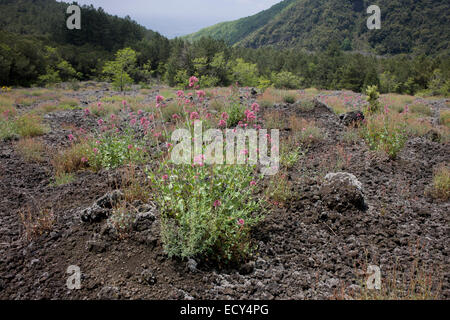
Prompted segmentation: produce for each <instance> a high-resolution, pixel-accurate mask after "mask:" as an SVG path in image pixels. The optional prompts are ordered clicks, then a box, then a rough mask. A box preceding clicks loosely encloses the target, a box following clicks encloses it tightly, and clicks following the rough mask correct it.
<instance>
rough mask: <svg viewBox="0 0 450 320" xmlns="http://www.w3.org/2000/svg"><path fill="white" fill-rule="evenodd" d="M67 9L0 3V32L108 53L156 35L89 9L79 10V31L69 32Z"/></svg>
mask: <svg viewBox="0 0 450 320" xmlns="http://www.w3.org/2000/svg"><path fill="white" fill-rule="evenodd" d="M68 6H69V3H64V2H57V1H55V0H0V30H3V31H7V32H11V33H15V34H20V35H32V36H39V37H42V36H43V37H47V38H49V39H50V40H52V41H55V42H57V43H60V44H72V45H77V46H80V45H85V44H90V45H93V46H96V47H100V48H103V49H105V50H108V51H115V50H117V49H119V48H123V47H124V46H125V45H128V44H131V43H135V42H137V41H139V40H142V39H143V38H144V37H151V36H154V35H155V34H156V33H155V32H153V31H150V30H147V29H146V28H144V27H143V26H140V25H139V24H137V23H136V22H135V21H133V20H131V19H130V18H129V17H126V18H119V17H117V16H112V15H110V14H108V13H106V12H105V11H104V10H103V9H101V8H98V9H95V8H94V7H93V6H92V5H91V6H83V7H82V11H81V21H82V22H81V23H82V24H81V30H68V29H67V27H66V17H68V15H67V14H66V10H67V8H68Z"/></svg>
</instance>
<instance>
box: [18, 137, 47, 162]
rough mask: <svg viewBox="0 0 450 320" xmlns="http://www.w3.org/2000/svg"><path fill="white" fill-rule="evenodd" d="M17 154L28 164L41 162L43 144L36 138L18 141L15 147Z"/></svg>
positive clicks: (43, 150)
mask: <svg viewBox="0 0 450 320" xmlns="http://www.w3.org/2000/svg"><path fill="white" fill-rule="evenodd" d="M15 147H16V150H17V152H18V153H19V154H20V155H21V156H22V157H23V158H24V159H25V160H26V161H29V162H42V161H43V156H44V152H45V150H46V148H45V145H44V143H43V142H42V141H41V140H38V139H36V138H24V139H20V140H19V142H17V143H16V145H15Z"/></svg>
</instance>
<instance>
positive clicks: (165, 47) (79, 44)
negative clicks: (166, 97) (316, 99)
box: [0, 0, 450, 95]
mask: <svg viewBox="0 0 450 320" xmlns="http://www.w3.org/2000/svg"><path fill="white" fill-rule="evenodd" d="M395 2H397V3H398V1H393V3H395ZM416 2H417V1H416ZM425 2H426V1H418V2H417V3H421V4H423V3H425ZM325 3H326V7H327V8H328V9H327V10H328V11H327V10H325V11H324V10H323V9H324V8H325V7H324V5H325ZM436 3H437V4H435V5H436V6H435V7H431V6H430V7H429V8H428V9H430V10H432V11H433V12H434V13H436V10H437V9H436V8H439V3H440V4H441V6H443V7H447V5H446V4H443V2H442V1H436ZM299 5H300V6H304V7H305V10H306V9H308V10H310V9H311V10H310V15H309V16H308V17H309V18H308V19H309V20H308V19H306V17H304V18H305V19H306V20H305V19H303V20H302V19H301V18H302V16H299V17H298V19H299V20H298V21H297V22H295V21H296V20H295V19H293V17H294V15H295V14H296V13H299V12H305V11H299V10H298V6H299ZM68 6H69V4H68V3H61V2H56V1H54V0H20V1H11V0H0V86H4V85H6V86H31V85H39V86H46V85H52V84H55V83H58V82H67V81H72V82H77V81H82V80H89V79H93V80H112V81H114V79H113V78H111V77H112V75H114V73H115V70H114V69H117V66H118V65H122V66H124V65H126V70H124V71H125V72H126V73H127V76H128V77H129V78H127V84H130V83H136V84H142V85H144V86H148V84H149V83H150V82H152V81H162V82H164V83H167V84H169V85H170V86H179V87H183V86H185V85H186V81H187V80H186V79H188V78H189V77H190V76H193V75H194V76H196V77H198V78H199V80H200V84H201V86H202V87H214V86H228V85H230V84H233V83H235V82H239V84H240V85H242V86H252V87H260V88H266V87H269V86H275V87H279V88H307V87H317V88H324V89H350V90H353V91H363V90H364V89H365V88H366V87H367V86H368V85H378V86H379V89H380V90H381V91H382V92H397V93H409V94H416V93H418V92H422V91H423V92H425V93H427V94H430V93H431V94H441V95H447V94H449V91H450V80H449V79H450V58H449V56H448V50H446V49H445V48H446V47H447V46H448V41H446V39H447V38H448V36H449V32H448V30H447V29H448V27H447V25H446V24H442V25H441V26H440V27H439V32H440V35H434V34H433V32H435V31H436V28H435V27H434V25H435V24H436V23H440V20H439V19H441V18H440V17H441V16H442V12H441V13H439V17H435V19H434V22H433V23H432V24H430V26H428V27H426V26H425V27H424V26H422V25H420V24H419V25H418V27H417V28H416V29H413V30H414V32H412V31H411V30H412V29H411V30H409V31H411V32H410V33H408V35H404V34H403V33H402V32H403V31H401V30H403V29H402V28H403V27H405V28H406V27H407V26H408V23H407V22H406V21H402V20H398V21H397V22H396V23H397V24H399V25H401V28H400V27H399V28H397V27H395V26H394V25H391V26H390V27H389V25H388V23H387V22H386V21H385V24H383V28H382V30H380V32H381V33H377V32H378V31H376V32H374V33H371V37H369V38H368V41H369V42H370V41H374V43H377V44H376V45H374V47H375V48H376V49H377V50H378V51H379V52H391V53H395V52H402V51H408V50H409V49H408V50H406V49H405V48H409V47H408V46H409V45H410V44H411V43H412V42H411V41H409V40H408V39H411V38H413V39H414V40H415V41H416V42H417V41H419V42H420V41H422V42H420V43H421V45H422V46H424V47H427V48H430V50H428V51H433V50H435V51H436V54H434V55H427V54H425V53H421V54H417V53H414V54H397V55H394V56H392V57H387V56H385V57H376V56H374V55H363V54H359V53H355V52H348V51H347V52H346V50H348V49H350V48H351V49H353V51H355V49H357V48H360V46H362V44H364V43H365V42H364V41H363V40H362V39H364V37H365V36H367V34H364V33H361V34H359V33H357V32H356V33H355V32H354V31H350V30H354V29H352V28H353V27H354V26H355V25H354V23H352V21H353V20H352V19H353V18H355V19H356V17H357V16H358V14H359V13H360V14H361V15H363V16H364V17H365V16H366V15H365V14H364V13H365V3H363V2H360V6H357V5H356V2H355V3H354V4H353V6H352V7H351V8H352V10H349V8H350V7H349V5H348V4H346V2H337V1H334V0H330V1H325V2H324V1H315V2H311V1H306V0H302V1H298V0H289V1H284V2H281V3H279V4H278V5H277V6H274V7H273V8H271V9H270V10H267V11H263V12H261V13H260V14H258V15H255V16H253V17H250V18H244V19H241V20H239V21H238V22H236V24H234V25H227V26H228V27H230V29H229V32H228V31H227V32H224V33H223V35H226V37H227V38H226V39H227V41H225V40H216V39H213V38H207V37H200V38H199V39H198V40H195V41H192V42H189V41H186V40H185V39H180V38H178V39H173V40H168V39H167V38H165V37H163V36H161V35H160V34H158V33H156V32H153V31H150V30H147V29H146V28H144V27H142V26H140V25H139V24H137V23H136V22H134V21H133V20H131V18H129V17H127V18H118V17H115V16H111V15H109V14H107V13H106V12H105V11H103V10H102V9H101V8H94V7H93V6H83V7H82V29H81V30H68V29H67V27H66V22H65V20H66V18H67V16H68V15H67V14H66V9H67V7H68ZM412 7H413V6H411V8H412ZM414 8H417V10H419V9H418V8H421V7H420V4H418V5H415V6H414ZM350 12H351V13H352V17H353V18H352V19H348V17H347V15H348V14H349V13H350ZM358 12H359V13H358ZM395 12H398V14H400V15H401V14H402V13H403V12H405V10H403V8H402V9H398V10H397V11H395ZM406 12H410V14H411V15H413V14H412V13H413V12H415V11H414V10H412V11H406ZM423 12H424V13H427V10H425V9H424V11H423ZM319 13H320V14H319ZM392 14H393V15H395V13H392ZM283 17H284V18H283ZM288 17H290V18H289V19H287V18H288ZM319 17H328V19H327V20H323V19H322V18H320V19H319ZM330 17H331V18H330ZM333 17H334V18H333ZM291 18H292V19H291ZM333 19H334V20H333ZM428 19H431V18H430V17H427V18H426V21H428ZM385 20H386V18H385ZM276 21H278V22H277V23H275V22H276ZM289 21H291V22H289ZM424 21H425V20H424ZM288 22H289V23H293V24H292V25H291V26H290V27H288V26H287V25H286V23H288ZM423 23H425V22H423ZM423 23H422V24H423ZM261 24H262V25H264V28H267V29H266V31H264V32H262V31H261V30H260V29H259V28H258V26H259V25H261ZM297 24H299V25H302V24H303V25H304V30H306V31H307V32H310V33H309V34H306V33H302V34H301V35H300V36H299V37H297V38H296V37H294V35H293V34H294V33H295V32H294V31H295V28H296V26H297ZM318 24H321V25H322V27H319V28H317V29H315V28H316V26H317V25H318ZM360 24H364V25H365V18H364V21H363V20H361V22H360ZM335 26H339V28H338V29H337V30H340V31H332V29H333V28H335ZM285 28H287V29H285ZM388 28H391V29H388ZM288 29H289V30H288ZM223 30H224V29H223ZM333 30H334V29H333ZM385 30H391V31H390V32H387V31H385ZM333 32H334V33H333ZM417 34H419V35H420V34H423V35H427V36H424V37H422V38H421V37H420V36H418V35H417ZM329 35H333V36H332V37H330V36H329ZM309 36H311V38H309ZM240 37H244V39H242V40H241V41H239V42H237V43H236V44H237V45H236V46H230V45H229V44H228V43H234V42H236V41H237V39H238V38H240ZM315 37H316V38H315ZM342 37H343V38H342ZM376 37H379V39H378V38H376ZM408 37H409V38H408ZM332 39H333V41H331V40H332ZM350 39H353V40H351V41H350ZM355 39H358V40H355ZM377 39H378V40H377ZM297 40H299V41H301V42H302V43H304V44H305V45H304V47H306V48H303V49H302V48H299V47H298V46H296V47H295V48H284V47H285V46H286V47H289V46H290V44H294V43H296V41H297ZM227 42H228V43H227ZM369 42H367V43H369ZM391 42H392V43H391ZM419 42H417V43H419ZM265 43H267V44H270V43H278V44H283V45H280V46H279V45H277V46H268V45H263V44H265ZM240 44H242V45H240ZM259 44H261V48H249V47H254V46H255V47H256V46H259ZM244 45H246V46H247V47H245V46H244ZM349 46H350V47H349ZM126 48H129V49H127V50H123V49H126ZM396 48H397V49H396ZM417 48H418V47H417ZM313 49H317V50H315V51H313ZM114 59H117V60H116V62H111V61H112V60H114ZM121 60H122V61H121ZM116 80H117V79H116ZM119 87H120V88H121V89H124V88H126V86H124V83H121V84H120V86H119Z"/></svg>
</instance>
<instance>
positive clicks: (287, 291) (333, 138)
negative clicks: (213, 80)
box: [0, 88, 450, 299]
mask: <svg viewBox="0 0 450 320" xmlns="http://www.w3.org/2000/svg"><path fill="white" fill-rule="evenodd" d="M109 94H111V93H109V92H107V91H105V89H104V88H99V89H97V90H93V91H79V92H73V93H71V94H70V95H71V96H73V97H76V98H78V99H80V101H81V103H82V104H85V105H87V104H89V103H91V102H95V99H98V98H100V97H102V96H104V95H109ZM332 94H339V93H332ZM155 95H156V91H154V92H153V93H150V94H149V101H150V100H151V101H153V100H154V96H155ZM430 105H432V106H433V110H434V112H435V109H436V108H437V109H439V108H445V107H446V106H445V103H444V102H442V101H440V102H439V101H438V102H436V101H431V102H430ZM274 108H275V109H276V110H277V111H278V112H280V113H281V114H282V115H283V116H286V117H287V116H289V115H290V114H296V115H298V116H300V117H303V118H306V119H312V120H315V121H316V123H317V124H318V125H319V126H320V127H321V128H322V129H323V130H324V131H325V132H326V139H325V140H323V141H321V142H318V143H315V144H313V145H311V146H310V148H309V150H308V153H307V154H306V156H304V157H302V158H301V159H300V160H299V162H298V163H297V164H296V165H295V166H293V167H292V168H290V169H289V170H288V180H289V182H290V184H291V190H292V193H293V195H294V196H293V197H291V199H290V200H289V201H287V202H286V203H284V204H277V205H271V206H270V208H269V209H270V210H269V212H268V214H267V217H266V219H265V221H264V222H263V223H261V225H259V226H258V227H257V228H256V230H254V233H253V235H254V240H255V243H257V245H258V250H257V256H255V257H254V258H253V259H252V260H251V261H249V262H248V263H246V264H244V265H243V266H241V267H240V268H234V269H230V270H223V269H222V270H218V269H215V268H214V267H211V266H205V265H202V264H198V263H197V262H196V261H193V260H190V261H178V260H175V259H169V258H168V257H167V256H166V255H165V253H164V252H163V250H162V246H161V243H160V240H159V237H158V232H159V231H158V226H159V224H158V219H159V218H158V210H157V208H155V207H154V206H153V205H152V204H143V203H136V204H135V206H136V207H137V208H138V210H139V211H140V215H139V216H138V218H137V220H136V221H135V223H134V225H133V229H134V231H133V232H132V234H131V236H130V237H128V238H126V239H122V240H119V239H117V237H115V236H114V234H113V233H114V232H113V230H111V228H110V227H109V226H108V225H107V223H106V221H105V220H104V219H102V214H106V215H107V213H108V210H109V208H110V207H111V205H112V203H113V202H114V201H115V198H116V197H120V191H114V190H116V189H120V183H118V179H117V172H116V171H106V170H105V171H101V172H99V173H93V172H90V171H85V172H80V173H78V174H77V176H76V179H75V181H74V182H72V183H70V184H68V185H63V186H59V187H55V186H53V185H52V183H51V181H52V174H53V173H52V167H51V164H50V163H49V161H47V162H45V163H44V164H42V163H39V164H37V163H30V162H26V161H24V160H23V159H22V158H21V156H20V155H19V154H17V153H16V152H15V150H14V148H13V142H2V143H0V193H1V195H2V197H1V199H0V298H1V299H332V298H352V297H355V293H356V292H360V291H361V288H362V285H363V283H364V280H365V277H366V276H365V273H366V271H367V267H368V265H376V266H380V268H381V274H382V277H384V279H387V278H390V277H392V276H393V273H395V271H397V276H398V278H396V279H395V281H396V282H398V283H399V284H400V283H402V281H406V282H407V283H408V284H409V283H410V282H411V279H417V278H418V275H419V272H418V271H419V270H423V271H424V274H426V275H427V277H428V276H429V279H431V280H430V283H431V286H430V287H431V289H430V291H432V292H433V293H436V296H435V297H438V298H443V299H449V298H450V281H449V275H450V274H449V272H450V265H449V256H448V253H449V221H448V219H449V215H448V213H449V212H450V210H449V209H450V203H449V202H448V201H447V202H445V201H439V200H435V199H433V198H432V197H430V196H428V195H426V190H427V188H428V187H429V186H430V184H431V183H432V175H433V168H435V167H436V166H437V165H439V164H440V163H449V161H450V145H449V144H442V143H438V142H434V141H432V139H429V138H427V137H421V138H411V139H409V140H408V142H407V145H406V147H405V148H404V149H403V151H402V152H401V154H400V155H399V157H398V159H396V160H390V159H389V158H387V157H384V156H382V155H379V154H375V153H373V152H371V151H369V149H368V147H367V146H366V145H365V144H364V142H363V141H362V140H361V141H359V142H357V143H351V144H350V143H346V142H344V141H343V135H344V132H345V126H344V125H343V124H342V123H341V122H340V120H339V117H338V116H337V115H335V114H334V113H332V112H331V110H330V109H329V108H327V107H326V106H325V105H323V104H321V103H316V106H315V108H314V109H313V110H312V111H311V110H305V111H302V110H301V108H296V107H295V104H294V105H287V104H278V105H277V106H275V107H274ZM45 121H46V123H47V124H48V125H49V126H50V127H51V129H52V130H51V131H50V132H49V133H48V134H46V135H45V136H44V137H43V139H44V141H45V142H46V144H47V145H49V146H53V147H62V146H64V145H65V144H67V141H66V137H67V134H68V133H69V131H68V130H67V129H64V126H63V124H64V123H70V124H73V125H76V126H77V127H84V128H89V127H90V126H93V125H95V120H90V119H89V118H86V117H84V116H83V110H82V109H79V110H65V111H56V112H53V113H50V114H47V115H46V116H45ZM283 134H284V135H289V131H288V130H287V131H286V132H284V133H283ZM337 169H339V170H337ZM337 171H342V172H348V173H350V174H351V175H349V174H348V175H342V176H339V175H338V176H333V175H328V176H326V174H328V173H333V172H337ZM318 172H320V173H321V174H322V173H323V174H322V175H321V178H317V176H318ZM25 205H44V206H46V207H47V206H48V207H49V208H50V207H51V208H52V209H53V212H54V215H55V217H56V224H55V226H54V228H53V230H52V231H51V232H49V233H46V234H43V235H42V236H40V237H38V238H36V239H33V240H32V241H25V240H24V239H23V236H22V226H21V223H20V219H19V217H18V214H17V212H18V210H19V209H21V208H23V207H24V206H25ZM71 265H76V266H79V267H80V270H81V272H82V278H81V285H82V286H81V289H80V290H69V289H68V288H67V285H66V281H67V279H68V277H69V276H70V274H68V273H67V272H66V271H67V268H68V267H69V266H71ZM403 279H406V280H403ZM427 279H428V278H427ZM422 285H423V284H422Z"/></svg>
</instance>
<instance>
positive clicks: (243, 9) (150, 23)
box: [66, 0, 281, 37]
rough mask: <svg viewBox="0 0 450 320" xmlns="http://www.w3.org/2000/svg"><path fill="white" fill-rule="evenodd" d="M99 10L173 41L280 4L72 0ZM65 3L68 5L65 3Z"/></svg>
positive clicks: (256, 0)
mask: <svg viewBox="0 0 450 320" xmlns="http://www.w3.org/2000/svg"><path fill="white" fill-rule="evenodd" d="M75 1H77V2H78V3H79V4H92V5H94V6H95V7H96V8H97V7H102V8H103V9H105V11H106V12H108V13H110V14H112V15H118V16H121V17H124V16H126V15H129V16H130V17H131V18H132V19H133V20H136V21H137V22H138V23H139V24H141V25H143V26H145V27H147V28H148V29H152V30H155V31H158V32H159V33H161V34H163V35H165V36H168V37H175V36H179V35H185V34H189V33H192V32H195V31H198V30H200V29H201V28H203V27H208V26H210V25H213V24H216V23H218V22H223V21H229V20H234V19H238V18H242V17H247V16H250V15H252V14H255V13H258V12H259V11H262V10H264V9H268V8H270V7H271V6H272V5H274V4H275V3H277V2H281V0H190V1H189V0H187V1H186V0H75ZM66 2H71V1H69V0H66Z"/></svg>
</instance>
